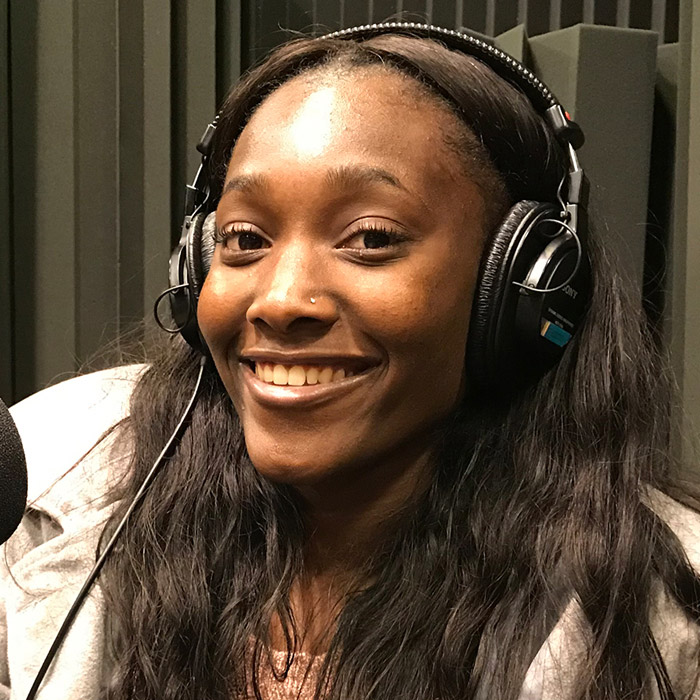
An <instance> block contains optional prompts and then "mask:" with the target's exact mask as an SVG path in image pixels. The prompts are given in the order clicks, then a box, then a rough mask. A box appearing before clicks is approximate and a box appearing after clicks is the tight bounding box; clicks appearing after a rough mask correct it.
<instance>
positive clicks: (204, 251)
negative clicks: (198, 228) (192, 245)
mask: <svg viewBox="0 0 700 700" xmlns="http://www.w3.org/2000/svg"><path fill="white" fill-rule="evenodd" d="M215 249H216V212H215V211H212V212H210V213H209V214H208V215H207V218H206V219H205V220H204V225H203V226H202V242H201V258H202V282H204V278H205V277H206V276H207V275H208V274H209V268H210V267H211V261H212V258H213V257H214V250H215Z"/></svg>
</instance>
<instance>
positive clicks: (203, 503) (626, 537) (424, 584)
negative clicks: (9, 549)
mask: <svg viewBox="0 0 700 700" xmlns="http://www.w3.org/2000/svg"><path fill="white" fill-rule="evenodd" d="M212 128H213V129H214V133H213V137H212V134H211V130H210V131H209V132H208V135H207V137H206V138H205V139H204V140H203V143H202V144H201V149H202V152H203V154H204V159H203V165H204V167H203V169H202V171H201V175H199V176H198V178H197V180H196V181H195V185H194V188H193V190H192V191H193V192H194V200H193V201H192V209H191V210H190V211H189V213H188V218H187V219H186V222H185V227H184V231H185V236H184V238H183V241H182V245H181V247H179V248H178V249H177V250H176V251H175V254H174V257H173V263H172V267H171V270H173V271H174V272H173V275H174V277H173V280H172V282H173V285H174V287H173V290H172V296H173V315H174V317H175V318H176V320H178V321H181V322H182V323H181V325H182V326H183V328H182V333H183V337H184V338H185V339H186V340H187V342H184V341H183V339H182V337H180V336H175V337H174V338H173V341H172V343H170V344H169V345H167V347H165V348H164V349H163V352H162V354H161V355H160V356H158V357H156V358H152V360H151V362H150V363H149V365H148V367H146V368H145V370H144V371H143V373H142V374H141V376H140V377H139V379H138V381H137V383H136V385H135V388H134V389H133V392H132V393H131V396H130V414H129V417H128V419H127V420H126V421H124V422H123V423H122V424H121V425H120V426H119V427H118V428H117V431H116V433H115V434H116V435H117V436H119V438H120V440H119V441H118V442H117V447H116V449H117V451H118V454H119V456H120V458H122V459H125V460H128V468H127V469H126V470H125V473H124V475H123V478H122V479H121V480H120V481H118V482H117V483H116V486H114V485H113V486H112V488H111V489H110V490H109V493H108V503H110V507H111V508H112V511H111V516H110V518H109V520H108V521H107V523H106V526H105V527H104V529H103V531H102V538H101V544H100V547H101V549H102V550H103V551H104V549H105V547H106V543H107V541H108V538H109V537H110V536H111V535H112V534H113V533H115V531H118V530H119V529H120V528H121V526H120V525H118V523H119V522H120V521H121V519H122V518H123V517H124V516H125V515H126V514H128V515H129V519H128V521H127V526H126V528H125V530H124V532H123V533H122V534H121V537H120V539H119V540H118V544H117V546H116V548H115V549H114V551H113V552H112V553H111V554H110V556H109V558H108V559H107V561H106V564H105V569H104V573H103V575H102V577H101V579H100V584H101V590H102V591H103V592H104V596H105V601H104V605H102V603H101V599H98V604H97V605H98V607H97V609H95V610H92V612H91V614H92V616H93V617H92V618H91V621H92V623H94V627H95V629H97V630H99V633H97V635H96V641H95V642H94V644H93V647H92V648H91V654H92V656H91V657H90V658H93V657H96V658H98V659H100V660H101V659H102V655H103V654H104V655H105V659H106V663H105V664H104V667H102V666H101V661H100V662H95V661H94V659H93V660H92V661H91V660H87V661H85V664H84V665H85V673H84V674H83V675H85V676H86V677H87V676H89V677H90V678H91V679H92V678H94V679H95V680H93V681H90V682H91V683H92V685H89V688H90V689H92V690H91V692H92V691H94V693H93V695H90V694H87V695H86V694H79V693H77V692H76V694H75V695H74V696H71V697H75V698H78V697H80V698H83V697H86V698H87V697H93V696H96V694H97V693H98V692H103V693H104V697H107V698H110V699H113V700H117V699H124V700H126V699H127V698H136V697H138V698H140V699H141V698H147V699H150V698H153V699H155V698H178V699H181V698H198V699H201V698H212V699H213V698H249V697H254V698H256V699H257V700H261V699H263V698H266V699H270V698H318V699H319V700H321V699H323V700H331V699H332V700H341V699H342V700H360V699H362V700H365V699H367V698H376V699H380V698H381V699H384V698H402V699H406V700H408V699H411V700H425V699H426V698H439V699H440V700H451V699H454V700H457V699H458V698H459V699H460V700H461V699H464V698H478V699H479V700H484V699H491V698H498V700H516V699H518V698H519V699H520V700H528V699H534V698H543V699H546V700H560V699H565V700H578V699H581V700H584V699H585V700H594V699H600V700H603V699H605V700H608V699H610V698H623V697H624V698H630V699H631V698H634V699H637V700H642V699H643V698H659V697H660V698H664V699H669V698H698V697H700V686H699V685H698V673H699V668H700V651H699V650H700V627H699V625H698V622H699V620H700V578H699V577H698V574H697V573H696V572H697V570H698V567H699V566H700V516H699V515H698V514H697V513H696V512H695V511H693V510H691V509H690V508H688V507H686V506H683V505H681V503H680V502H679V501H677V500H674V499H673V498H671V496H670V494H675V495H676V496H679V494H680V493H681V492H680V490H679V488H678V486H677V484H675V482H674V480H673V476H672V475H673V470H672V461H671V457H670V454H669V449H668V418H667V410H666V406H667V403H666V402H667V400H668V394H669V392H668V379H667V376H666V374H665V373H664V372H659V370H658V367H659V363H660V362H661V360H660V358H659V356H658V354H657V352H656V350H655V348H654V345H653V343H652V342H651V340H650V338H649V337H648V334H647V331H646V327H645V324H644V321H643V319H642V318H641V317H640V312H639V310H638V309H637V308H636V306H635V305H634V304H631V303H630V302H628V301H627V299H626V296H625V293H624V290H623V289H622V284H621V282H620V280H619V279H618V277H617V276H616V274H615V273H614V271H613V269H612V266H611V265H610V264H609V263H608V262H607V260H606V256H605V252H604V248H603V246H601V244H600V243H599V242H598V241H597V240H596V237H595V235H594V232H591V231H589V227H588V225H587V221H586V212H585V205H586V201H585V191H586V182H585V177H584V175H583V172H582V170H581V168H580V166H579V164H578V160H577V157H576V153H575V148H577V147H578V146H580V145H581V143H582V136H581V134H580V130H579V129H578V127H577V126H576V125H575V124H574V123H573V122H571V120H570V119H569V118H568V116H567V115H566V114H565V112H564V111H563V109H562V108H561V106H560V105H559V104H558V103H557V102H556V100H555V99H554V98H553V96H552V95H551V93H549V91H548V90H547V89H546V88H545V87H544V86H543V85H542V84H541V83H540V82H539V81H538V80H537V79H536V78H535V77H534V76H532V75H531V74H530V73H529V72H528V71H526V70H525V69H524V68H523V67H522V66H519V65H518V64H517V63H515V62H514V61H513V60H512V59H510V58H509V57H506V56H505V55H503V54H500V53H499V52H497V51H495V50H494V49H492V48H490V47H488V46H487V45H485V44H483V43H482V42H479V41H478V40H473V39H470V38H469V37H464V36H460V35H457V34H455V33H453V32H447V31H444V30H439V29H437V28H430V27H420V26H416V25H397V24H393V25H385V26H377V27H373V28H372V27H364V28H360V29H357V30H349V31H346V32H341V33H340V34H339V35H336V36H331V37H326V38H322V39H300V40H297V41H295V42H292V43H290V44H288V45H286V46H284V47H282V48H280V49H278V50H276V51H275V52H274V53H273V54H272V55H271V56H270V57H268V59H267V60H266V61H265V62H263V63H262V64H261V65H260V66H258V67H257V68H256V69H254V70H253V71H252V72H251V73H250V74H249V75H248V76H247V77H246V78H245V79H244V80H243V81H242V82H241V83H240V84H239V85H237V86H236V87H234V89H233V91H232V92H231V94H230V95H229V97H228V99H227V100H226V102H225V104H224V106H223V108H222V110H221V112H220V114H219V115H218V117H217V119H216V120H215V122H214V125H213V127H212ZM203 178H204V179H203ZM205 179H206V182H205V181H204V180H205ZM202 358H206V360H205V361H204V360H203V359H202ZM200 369H201V373H202V374H201V381H202V388H201V391H199V395H198V397H197V400H196V403H195V405H194V408H193V410H192V414H191V418H190V423H189V425H188V427H187V428H186V430H185V431H184V433H183V434H182V436H181V440H180V443H179V445H178V446H177V448H176V449H173V450H170V451H167V450H166V451H165V452H163V453H161V451H162V450H163V445H164V444H165V443H166V442H167V441H168V437H169V436H170V435H171V434H173V433H177V431H178V429H177V428H176V426H177V425H178V421H179V420H180V417H181V415H182V414H183V411H185V407H186V406H187V405H188V402H189V401H190V400H191V396H192V391H193V390H195V389H194V387H195V384H197V381H198V380H197V376H198V371H200ZM197 386H199V385H198V384H197ZM196 391H197V390H195V392H196ZM159 453H161V456H163V454H165V455H166V456H167V463H166V465H165V470H164V473H162V474H159V475H158V476H156V478H155V479H154V481H153V483H152V484H151V485H150V487H149V488H148V490H147V491H146V493H145V495H143V497H142V496H141V489H142V484H143V483H144V480H145V479H146V478H147V475H148V474H149V473H150V472H151V471H152V464H153V461H154V460H155V459H156V457H157V456H158V455H159ZM99 470H101V472H104V471H107V472H109V473H110V474H111V473H112V471H113V468H112V467H111V466H110V463H105V462H104V461H103V462H101V463H100V466H99ZM148 478H150V477H148ZM63 498H65V494H64V496H63ZM85 501H86V502H85V503H84V504H81V505H79V506H78V505H74V506H72V510H71V509H70V508H69V509H68V510H69V511H70V512H71V513H75V515H73V516H72V517H73V520H72V521H71V523H70V527H68V526H67V525H66V526H64V528H65V529H66V530H67V531H68V530H70V532H71V533H75V532H78V533H81V537H83V538H84V539H85V541H87V542H89V543H93V542H95V538H96V537H97V535H96V533H99V531H100V528H95V527H94V525H89V526H88V525H87V524H86V522H87V521H85V522H83V521H82V520H80V518H83V517H86V516H84V513H86V512H87V513H89V512H92V511H91V510H90V509H91V508H93V509H94V507H95V506H94V503H95V498H94V494H92V493H91V494H89V497H88V496H86V497H85ZM134 502H136V503H137V506H136V508H135V509H134V510H133V512H131V508H132V503H134ZM71 503H72V502H71ZM76 503H77V502H76ZM55 510H57V511H61V512H63V511H64V510H66V507H65V503H64V502H63V501H62V502H61V505H60V507H58V506H57V507H56V509H55ZM76 523H77V524H76ZM35 529H36V526H35ZM29 556H31V552H30V554H29ZM54 612H55V611H54ZM47 614H48V613H47ZM54 617H55V614H54ZM103 629H104V630H105V631H104V635H103V634H102V630H103ZM70 641H71V638H70V637H69V639H68V642H70ZM73 643H74V644H76V643H77V641H76V640H74V641H73ZM59 663H60V658H59ZM30 666H31V664H30ZM84 690H85V688H83V689H82V690H81V692H83V691H84Z"/></svg>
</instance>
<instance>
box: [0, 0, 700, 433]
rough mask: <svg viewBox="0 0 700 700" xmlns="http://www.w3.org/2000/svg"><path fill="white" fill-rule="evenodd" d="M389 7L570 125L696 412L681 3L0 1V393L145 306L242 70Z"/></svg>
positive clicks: (690, 155) (686, 20)
mask: <svg viewBox="0 0 700 700" xmlns="http://www.w3.org/2000/svg"><path fill="white" fill-rule="evenodd" d="M693 5H695V7H694V6H693ZM397 14H400V15H401V16H402V18H404V19H410V20H419V21H425V20H427V21H432V22H434V23H436V24H441V25H443V26H446V27H451V28H459V27H462V26H466V27H469V28H470V29H472V30H475V31H477V32H480V33H482V34H484V35H487V36H488V37H495V41H496V43H497V44H498V45H499V46H501V47H502V48H504V49H505V50H507V51H509V52H511V53H512V54H513V55H515V56H516V57H517V58H519V59H521V60H524V61H525V62H526V63H527V64H529V65H530V66H531V67H532V68H533V69H534V70H535V71H536V72H538V73H539V74H540V76H541V77H542V78H543V79H544V80H545V82H546V83H547V84H548V85H549V87H551V88H552V89H553V91H554V92H555V94H557V96H558V97H559V99H560V100H561V101H562V102H563V103H564V105H565V106H566V107H567V108H568V110H569V111H570V112H572V113H573V116H574V118H576V119H577V120H578V121H579V122H581V124H582V126H583V127H584V129H585V131H586V134H587V143H586V145H585V146H584V149H583V150H582V152H581V159H582V162H583V164H584V166H585V167H586V170H587V173H588V175H589V177H590V179H591V182H592V183H593V206H592V208H593V214H594V215H595V214H597V215H598V220H599V222H601V223H600V225H602V226H603V227H604V230H605V235H606V236H609V238H610V240H611V246H612V248H613V249H614V250H615V251H616V252H617V255H618V258H619V261H620V263H619V265H620V270H621V271H622V273H623V274H626V275H627V276H629V277H630V278H631V279H632V281H633V284H634V285H635V288H636V290H637V295H638V297H639V299H640V301H641V303H643V304H644V306H645V308H646V310H647V312H648V313H649V315H650V318H651V320H652V323H653V324H654V326H655V328H656V329H657V330H658V333H659V339H660V342H662V343H663V344H664V345H665V346H666V347H668V348H669V349H670V351H671V354H672V359H673V363H674V367H675V370H676V375H677V380H678V383H679V388H680V404H681V405H680V407H679V411H678V416H679V417H681V418H683V417H687V418H688V420H693V419H694V417H696V418H697V420H698V422H699V423H700V368H699V367H698V365H699V364H700V275H698V274H697V272H694V268H697V266H698V265H700V203H699V200H700V125H698V119H699V117H698V116H697V115H698V114H700V3H697V2H695V3H693V2H692V0H681V1H680V2H679V0H617V1H615V0H539V1H537V2H535V1H534V0H403V1H402V0H361V1H354V0H329V1H325V0H286V1H285V0H255V1H254V0H238V1H234V0H173V1H172V2H171V1H170V0H143V1H142V2H139V1H138V0H0V397H2V398H3V399H4V400H5V401H6V402H7V403H12V402H14V401H17V400H20V399H22V398H23V397H25V396H27V395H28V394H30V393H32V392H34V391H36V390H38V389H40V388H42V387H44V386H47V385H49V384H51V383H54V382H56V381H58V380H60V379H63V378H66V377H68V376H71V374H72V373H74V372H75V371H76V370H77V369H78V368H79V367H81V366H83V364H84V363H85V362H86V361H87V360H89V359H90V358H91V357H94V356H95V354H96V353H98V352H99V351H100V349H101V348H104V347H105V345H106V344H108V343H110V342H114V339H115V338H118V337H119V336H120V335H121V334H122V333H123V332H124V331H126V330H129V329H130V328H134V327H138V324H139V323H140V321H141V320H142V319H143V318H144V317H145V316H149V315H150V314H151V306H152V301H153V299H154V298H155V296H156V294H157V293H158V292H159V291H161V290H162V289H163V288H164V287H165V286H166V282H167V273H166V266H167V261H168V254H169V250H170V247H171V245H172V243H173V240H175V239H176V238H177V237H178V234H179V224H180V219H181V211H182V199H183V189H184V184H185V183H186V182H187V181H190V180H191V179H192V176H193V174H194V172H195V170H196V166H197V153H196V151H195V149H194V144H195V143H196V142H197V140H198V139H199V137H200V135H201V132H202V131H203V129H204V127H205V126H206V124H207V123H208V122H209V121H210V120H211V118H212V117H213V115H214V114H215V112H216V109H217V105H218V104H219V103H220V101H221V100H222V98H223V96H224V95H225V94H226V92H227V90H228V88H229V86H230V85H231V83H232V82H234V81H235V80H236V78H237V77H238V76H239V75H240V72H241V71H242V70H245V68H247V67H248V66H250V65H251V64H253V63H254V62H255V61H257V60H259V59H260V57H262V56H263V55H264V54H265V53H266V52H267V51H268V50H269V49H270V48H272V47H273V46H275V45H277V44H279V43H281V42H283V41H285V40H286V39H287V38H289V37H290V36H292V35H293V34H294V32H298V31H303V32H306V33H314V34H318V33H322V32H323V31H326V30H330V29H337V28H340V27H347V26H353V25H356V24H361V23H365V22H369V21H381V20H384V19H387V18H395V17H396V15H397ZM693 107H694V109H692V108H693Z"/></svg>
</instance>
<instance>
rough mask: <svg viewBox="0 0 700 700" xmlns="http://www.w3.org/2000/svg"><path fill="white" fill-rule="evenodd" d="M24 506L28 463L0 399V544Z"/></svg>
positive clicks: (13, 424)
mask: <svg viewBox="0 0 700 700" xmlns="http://www.w3.org/2000/svg"><path fill="white" fill-rule="evenodd" d="M26 507H27V463H26V460H25V458H24V449H23V448H22V440H21V439H20V437H19V433H18V432H17V426H16V425H15V422H14V421H13V420H12V416H11V415H10V412H9V411H8V410H7V406H5V404H4V403H3V402H2V399H0V543H2V542H5V540H7V539H9V537H10V535H11V534H12V533H13V532H14V531H15V530H16V529H17V526H18V525H19V523H20V520H22V515H24V509H25V508H26Z"/></svg>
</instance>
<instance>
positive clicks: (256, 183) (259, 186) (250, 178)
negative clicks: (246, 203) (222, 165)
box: [221, 174, 268, 197]
mask: <svg viewBox="0 0 700 700" xmlns="http://www.w3.org/2000/svg"><path fill="white" fill-rule="evenodd" d="M267 185H268V179H267V178H266V177H265V176H264V175H256V174H252V175H236V176H235V177H232V178H231V179H230V180H228V181H227V182H226V184H225V185H224V189H223V190H222V191H221V196H222V197H223V196H224V195H226V194H228V193H229V192H231V191H232V190H235V191H236V192H252V191H253V190H263V189H265V188H266V187H267Z"/></svg>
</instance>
